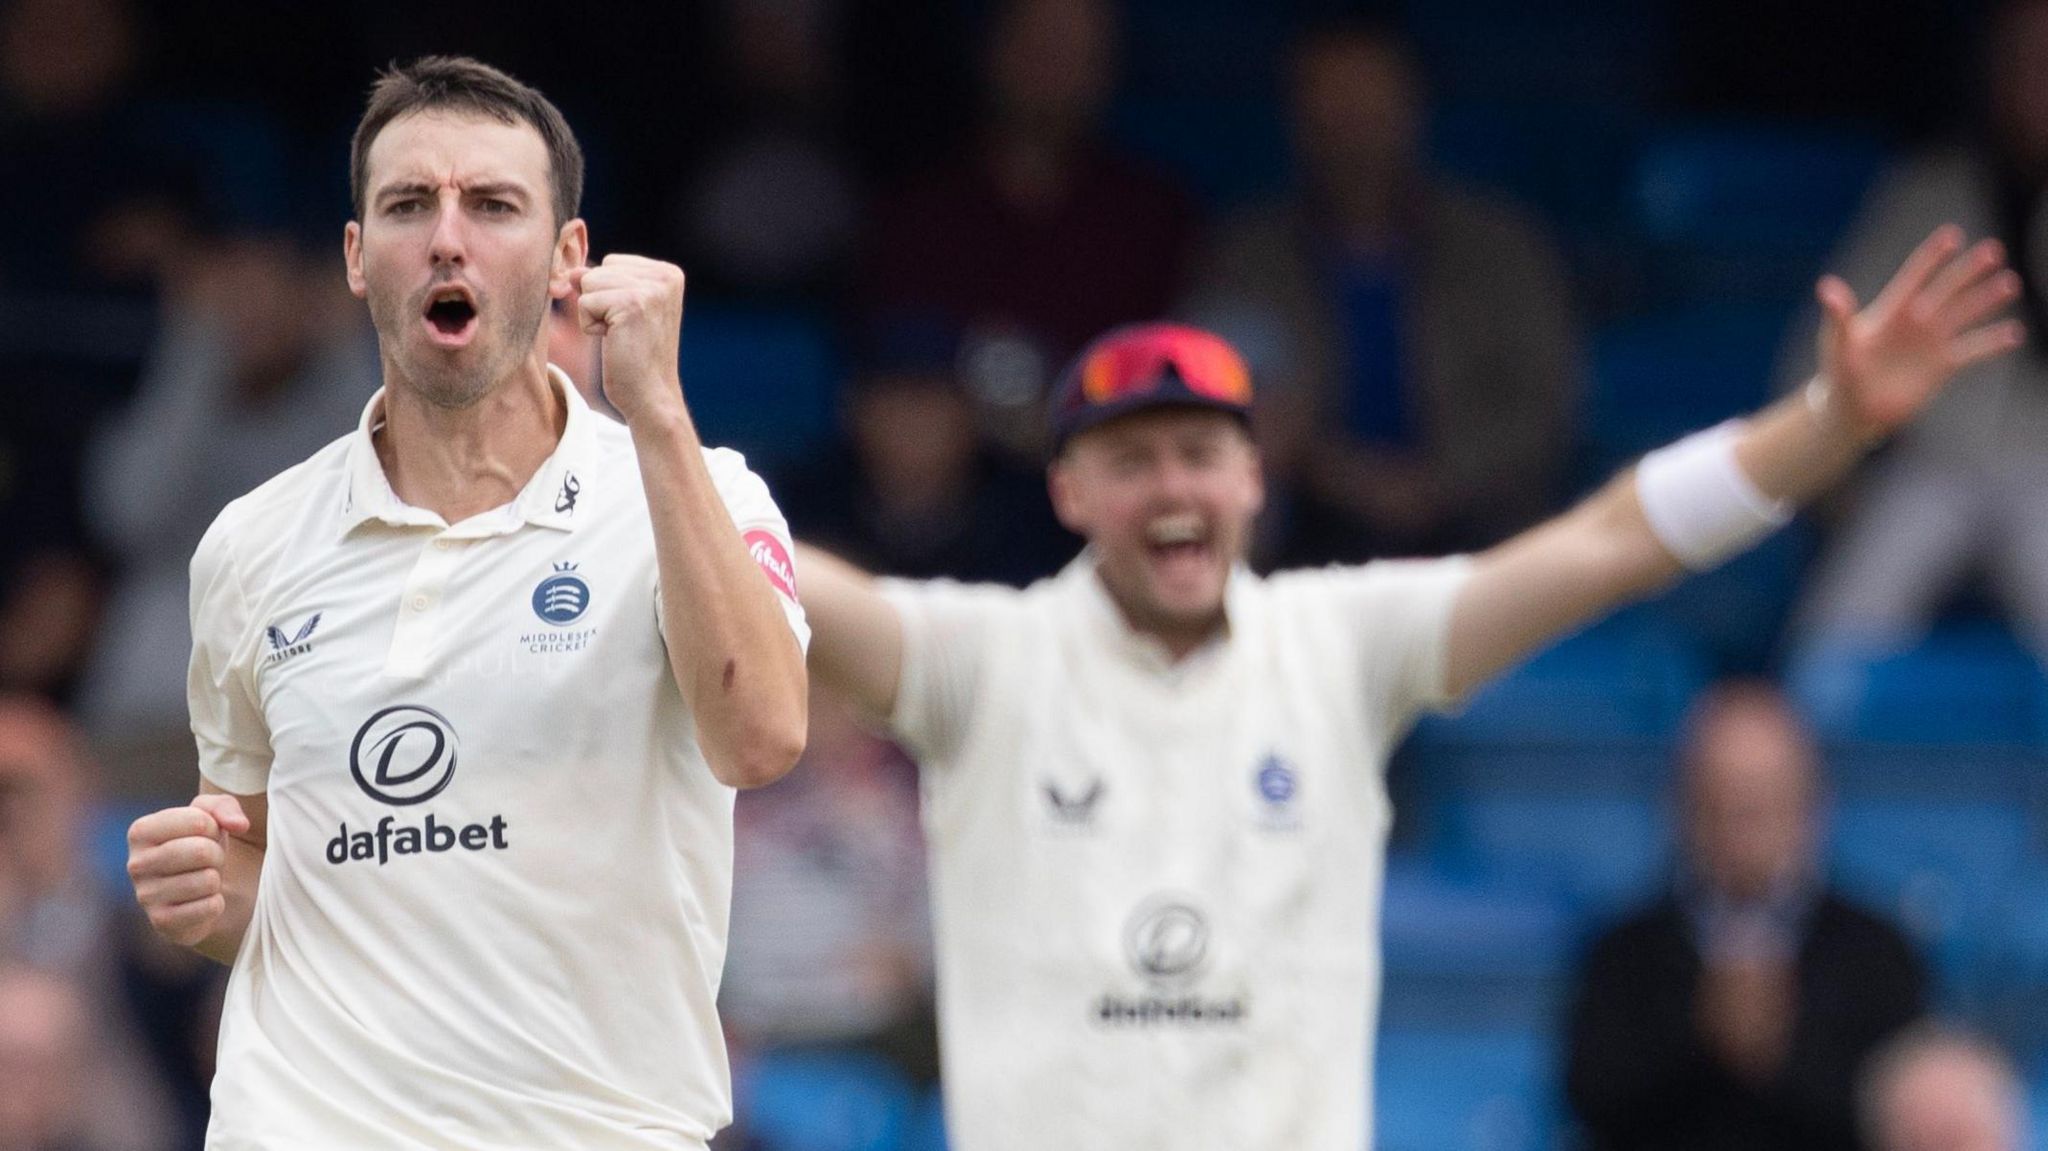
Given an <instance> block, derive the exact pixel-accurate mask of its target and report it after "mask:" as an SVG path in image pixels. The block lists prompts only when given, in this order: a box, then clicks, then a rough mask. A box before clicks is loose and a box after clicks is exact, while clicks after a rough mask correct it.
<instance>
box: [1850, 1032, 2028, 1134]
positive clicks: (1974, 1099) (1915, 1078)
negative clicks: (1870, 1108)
mask: <svg viewBox="0 0 2048 1151" xmlns="http://www.w3.org/2000/svg"><path fill="white" fill-rule="evenodd" d="M1879 1107H1880V1115H1881V1117H1882V1139H1881V1142H1882V1148H1881V1151H2017V1149H2018V1148H2019V1146H2020V1144H2021V1139H2020V1135H2019V1132H2018V1130H2017V1128H2018V1127H2019V1126H2020V1123H2019V1117H2018V1115H2017V1110H2018V1109H2017V1108H2015V1107H2014V1106H2013V1101H2012V1099H2011V1097H2010V1093H2009V1088H2007V1086H2006V1085H2005V1084H2004V1083H2003V1082H2002V1078H2001V1075H2000V1073H1999V1072H1998V1071H1997V1069H1995V1068H1992V1067H1989V1066H1987V1065H1985V1064H1984V1062H1983V1061H1982V1060H1981V1059H1980V1058H1978V1057H1976V1056H1975V1055H1972V1054H1967V1053H1958V1052H1943V1053H1936V1054H1931V1055H1928V1056H1924V1057H1923V1058H1921V1059H1920V1060H1918V1061H1917V1062H1916V1063H1914V1065H1913V1066H1912V1067H1911V1068H1910V1069H1908V1070H1907V1071H1905V1072H1902V1073H1901V1074H1900V1075H1899V1077H1898V1078H1897V1080H1896V1081H1894V1082H1892V1083H1891V1084H1889V1085H1888V1090H1887V1091H1886V1094H1885V1097H1884V1098H1883V1099H1882V1100H1881V1101H1880V1103H1879Z"/></svg>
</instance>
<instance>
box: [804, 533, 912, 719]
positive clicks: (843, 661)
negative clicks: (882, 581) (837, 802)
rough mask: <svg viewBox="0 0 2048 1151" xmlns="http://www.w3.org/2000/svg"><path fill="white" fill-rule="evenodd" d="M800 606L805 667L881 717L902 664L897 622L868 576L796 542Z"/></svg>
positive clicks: (891, 704)
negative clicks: (807, 631) (807, 625)
mask: <svg viewBox="0 0 2048 1151" xmlns="http://www.w3.org/2000/svg"><path fill="white" fill-rule="evenodd" d="M796 554H797V567H798V568H799V569H800V570H802V572H803V573H804V582H803V596H804V612H805V613H806V614H807V615H808V616H809V617H810V621H811V650H810V666H811V670H812V671H813V672H815V673H816V674H817V676H818V682H819V683H820V684H822V685H825V686H827V687H829V688H831V689H832V690H833V691H836V692H838V693H840V694H842V695H844V696H846V697H848V698H849V699H851V700H853V702H854V703H855V704H856V705H857V706H858V707H859V708H860V710H861V711H863V712H865V713H866V714H867V716H868V717H869V718H870V719H873V720H876V721H880V722H887V721H888V719H889V716H890V715H891V713H892V712H894V710H895V707H896V689H897V683H898V680H899V679H900V677H901V675H902V667H903V625H902V621H901V620H900V619H899V618H898V617H897V614H896V610H895V608H894V607H892V606H891V605H890V604H889V602H888V601H887V600H885V599H883V598H882V596H881V593H880V592H878V591H877V590H876V589H875V580H874V577H873V576H870V575H869V574H868V573H866V572H864V571H862V570H860V569H859V568H857V567H855V566H853V565H852V564H850V563H847V562H846V561H845V560H842V559H840V558H839V557H838V556H835V555H832V554H831V553H829V552H824V551H820V550H818V549H817V548H814V547H810V546H808V545H806V544H803V543H801V542H799V543H798V544H797V549H796Z"/></svg>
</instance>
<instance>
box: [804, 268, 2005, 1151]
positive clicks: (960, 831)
mask: <svg viewBox="0 0 2048 1151" xmlns="http://www.w3.org/2000/svg"><path fill="white" fill-rule="evenodd" d="M2017 291H2018V281H2017V278H2016V277H2015V276H2014V274H2013V273H2012V272H2011V271H2009V270H2007V269H2006V268H2005V267H2004V255H2003V253H2002V252H2001V251H2000V249H1999V248H1998V246H1997V245H1996V244H1993V243H1988V242H1987V243H1982V244H1978V245H1976V246H1975V247H1972V248H1970V249H1969V250H1968V251H1964V250H1963V237H1962V236H1961V234H1960V233H1959V232H1958V231H1957V230H1955V229H1953V228H1944V229H1942V230H1941V231H1938V232H1936V233H1935V234H1934V235H1933V236H1932V237H1930V238H1929V239H1928V240H1927V241H1926V242H1925V243H1924V244H1923V245H1921V247H1920V248H1919V250H1918V251H1917V252H1915V253H1914V255H1913V256H1912V258H1911V259H1910V260H1909V261H1907V263H1906V264H1905V265H1904V266H1903V267H1902V268H1901V269H1900V270H1899V272H1898V273H1897V275H1896V276H1895V278H1894V279H1893V280H1892V282H1891V283H1890V285H1889V286H1887V287H1886V288H1885V289H1884V291H1883V293H1882V294H1881V295H1879V296H1878V297H1877V298H1876V299H1875V300H1873V301H1872V302H1871V303H1870V305H1869V306H1868V307H1866V308H1862V309H1861V310H1858V304H1857V301H1856V300H1855V298H1854V296H1853V294H1852V293H1851V292H1850V290H1849V288H1848V287H1847V286H1846V285H1845V284H1843V283H1842V282H1841V281H1840V280H1838V279H1835V278H1833V277H1829V278H1827V279H1825V280H1823V281H1822V282H1821V283H1820V285H1819V296H1820V300H1821V302H1822V304H1823V305H1824V306H1825V310H1826V314H1827V320H1828V322H1827V326H1826V329H1825V333H1824V339H1823V348H1822V353H1823V354H1822V361H1821V362H1822V370H1821V374H1820V376H1819V377H1818V378H1817V379H1816V381H1815V382H1814V384H1813V386H1812V387H1811V388H1810V389H1808V390H1807V391H1806V392H1805V393H1803V394H1801V395H1798V396H1794V397H1791V398H1788V399H1787V400H1785V401H1783V402H1781V403H1778V404H1776V405H1775V406H1773V407H1771V408H1769V409H1767V410H1765V411H1763V412H1760V413H1758V414H1757V415H1755V416H1754V417H1753V418H1750V419H1748V420H1746V421H1735V422H1730V423H1728V424H1724V425H1722V426H1720V427H1718V428H1715V429H1713V430H1711V431H1707V432H1702V433H1700V434H1698V435H1695V436H1692V437H1690V438H1688V439H1685V440H1681V441H1679V442H1678V443H1676V444H1674V445H1672V446H1670V447H1667V448H1664V449H1661V450H1659V451H1656V452H1653V453H1651V454H1650V455H1649V456H1647V457H1646V458H1644V459H1643V460H1642V461H1641V462H1640V464H1639V465H1638V466H1636V467H1635V468H1633V469H1631V470H1629V471H1628V472H1627V473H1625V474H1623V475H1622V476H1620V477H1618V478H1617V479H1615V480H1614V481H1612V482H1611V483H1609V484H1608V485H1606V486H1605V487H1604V488H1603V489H1601V490H1600V491H1599V492H1597V493H1596V494H1595V495H1593V496H1591V497H1590V498H1588V499H1587V500H1586V501H1585V502H1583V503H1581V504H1580V505H1579V506H1577V507H1576V508H1574V509H1572V510H1571V511H1569V512H1567V513H1565V514H1564V515H1562V516H1559V517H1557V518H1556V519H1553V520H1551V521H1550V522H1548V523H1545V524H1542V525H1540V526H1538V527H1536V528H1534V529H1531V530H1530V531H1528V532H1525V533H1523V534H1522V535H1519V536H1517V537H1515V538H1513V539H1511V540H1509V541H1507V542H1506V543H1503V544H1501V545H1499V546H1497V547H1495V548H1493V549H1491V550H1489V551H1486V552H1484V553H1482V554H1479V555H1476V556H1470V557H1454V558H1449V559H1439V560H1426V561H1401V562H1381V563H1373V564H1367V565H1365V566H1363V567H1330V568H1323V569H1320V570H1313V571H1297V572H1289V573H1285V574H1281V575H1276V576H1273V577H1271V578H1264V579H1262V578H1260V577H1258V576H1255V575H1253V574H1252V573H1251V572H1249V571H1248V570H1246V569H1245V568H1244V567H1243V566H1242V562H1241V556H1242V555H1243V553H1244V546H1245V539H1246V535H1247V532H1248V531H1249V529H1250V526H1251V522H1252V517H1253V516H1254V514H1255V513H1257V511H1258V510H1259V504H1260V498H1261V489H1260V474H1259V461H1258V459H1257V458H1256V454H1255V452H1254V449H1253V447H1252V444H1251V441H1250V439H1249V437H1248V436H1247V434H1246V428H1245V419H1246V415H1247V413H1248V411H1249V409H1250V406H1251V401H1252V384H1251V379H1250V376H1249V373H1248V372H1247V370H1246V367H1245V365H1244V363H1243V361H1242V360H1240V359H1239V357H1238V356H1237V354H1236V353H1235V352H1234V351H1233V350H1232V349H1231V348H1230V347H1229V346H1228V345H1227V344H1225V343H1224V342H1223V341H1221V340H1219V339H1217V338H1215V337H1214V336H1212V335H1209V334H1207V333H1205V332H1201V331H1198V330H1194V329H1191V328H1185V327H1177V326H1172V325H1152V326H1145V327H1135V328H1129V329H1122V330H1119V331H1116V332H1113V333H1111V334H1109V335H1108V336H1106V337H1104V338H1102V339H1100V340H1098V341H1097V342H1096V343H1094V344H1093V345H1091V346H1090V347H1089V348H1087V349H1086V350H1085V351H1084V352H1083V353H1082V355H1081V356H1080V357H1079V359H1078V360H1077V362H1076V363H1075V365H1074V366H1073V367H1072V368H1071V369H1070V370H1069V372H1068V374H1067V375H1066V377H1065V379H1064V381H1063V383H1062V385H1061V389H1060V390H1059V392H1058V394H1057V395H1056V396H1055V398H1054V402H1053V409H1052V413H1051V420H1052V428H1051V431H1052V437H1053V441H1054V444H1055V452H1056V455H1055V458H1054V459H1053V462H1052V464H1051V466H1050V468H1049V469H1048V477H1047V478H1048V481H1049V486H1050V491H1051V495H1052V501H1053V505H1054V508H1055V510H1056V511H1057V513H1058V515H1059V517H1060V519H1061V520H1062V521H1063V522H1064V523H1065V524H1066V525H1067V526H1068V527H1069V528H1071V529H1073V530H1074V531H1075V532H1077V533H1079V534H1080V535H1082V536H1083V537H1085V539H1086V540H1087V547H1086V549H1085V550H1084V551H1083V552H1082V553H1081V556H1080V557H1079V558H1078V559H1076V560H1075V561H1074V562H1073V564H1072V565H1071V566H1069V567H1068V568H1067V569H1066V570H1065V571H1064V572H1063V573H1062V574H1060V575H1058V576H1057V577H1055V578H1052V579H1049V580H1046V581H1044V582H1041V583H1039V584H1037V585H1035V586H1033V587H1031V588H1029V589H1026V590H1024V591H1021V592H1020V591H1014V590H1010V589H1006V588H999V587H975V586H963V585H959V584H953V583H947V582H934V583H910V582H882V583H876V582H874V581H871V580H870V579H869V578H867V577H866V576H864V575H862V574H861V573H859V572H857V571H855V570H854V569H852V568H850V567H848V566H846V565H845V564H843V563H840V562H838V561H837V560H834V559H833V558H832V557H829V556H826V555H822V554H818V553H814V552H808V551H806V552H802V553H800V555H799V561H800V563H801V564H802V565H803V568H804V578H805V593H804V603H805V606H806V608H807V610H808V612H809V618H810V621H811V623H812V626H813V627H814V628H815V629H816V639H815V642H814V644H813V646H812V647H811V649H810V660H811V667H812V670H813V672H814V673H815V674H816V675H818V676H819V677H820V678H821V681H822V682H826V683H829V684H831V685H832V686H833V687H835V688H837V689H839V690H843V691H845V692H848V693H850V694H851V695H852V696H853V697H854V698H855V699H856V700H857V702H858V703H859V704H860V705H861V706H863V707H864V708H865V709H866V710H867V711H869V712H870V713H872V714H873V715H874V716H876V717H880V718H882V719H884V720H886V722H887V723H888V725H889V726H890V727H891V728H893V729H894V731H895V732H896V733H897V735H898V736H899V737H900V738H901V739H902V740H903V741H904V742H905V743H906V744H907V745H908V746H909V747H910V748H911V749H912V750H913V751H914V752H915V753H916V754H917V755H918V756H919V758H920V760H921V761H922V764H923V770H924V780H925V808H924V814H925V822H926V828H927V834H928V838H929V840H930V850H931V862H932V887H933V900H934V923H935V930H936V936H937V945H938V973H939V1006H940V1028H941V1037H942V1040H943V1060H944V1062H943V1067H944V1082H945V1085H946V1093H947V1099H946V1106H947V1120H948V1125H949V1129H950V1131H951V1133H952V1135H953V1139H954V1146H955V1147H956V1148H957V1149H958V1151H1000V1149H1007V1148H1019V1149H1021V1148H1044V1147H1058V1148H1062V1149H1066V1151H1083V1149H1092V1148H1101V1149H1105V1151H1108V1149H1114V1151H1147V1149H1152V1151H1192V1149H1201V1148H1213V1149H1217V1151H1226V1149H1227V1151H1357V1149H1358V1148H1361V1147H1369V1146H1371V1101H1370V1098H1369V1094H1368V1093H1369V1085H1370V1075H1369V1073H1368V1069H1369V1068H1370V1066H1371V1056H1372V1037H1373V1034H1374V1027H1375V1016H1376V1011H1377V1006H1378V988H1379V956H1378V950H1379V948H1378V942H1377V941H1378V919H1379V901H1380V889H1381V880H1382V870H1383V865H1384V851H1385V839H1386V833H1387V827H1388V823H1389V810H1388V803H1387V796H1386V790H1385V787H1384V786H1383V781H1382V772H1383V770H1384V768H1385V765H1386V761H1387V756H1388V753H1389V752H1390V751H1391V750H1392V748H1393V747H1394V745H1395V743H1396V742H1397V741H1398V740H1399V739H1400V738H1401V736H1402V733H1403V732H1405V731H1406V730H1407V728H1408V727H1409V724H1410V722H1411V720H1412V719H1413V718H1414V717H1415V715H1416V714H1417V713H1418V712H1420V711H1423V710H1426V709H1432V708H1441V707H1444V706H1446V705H1449V704H1452V703H1454V702H1455V701H1457V700H1458V699H1460V698H1462V697H1463V696H1465V695H1466V694H1467V693H1468V692H1470V691H1471V690H1472V689H1473V688H1474V687H1476V686H1478V685H1480V684H1482V683H1484V682H1486V681H1487V680H1488V679H1490V678H1492V677H1493V676H1495V675H1497V674H1498V673H1500V672H1501V671H1502V670H1504V669H1506V668H1508V667H1510V666H1512V665H1514V664H1515V663H1516V662H1517V661H1518V660H1520V659H1522V658H1523V657H1525V656H1527V655H1528V654H1530V653H1531V652H1533V651H1534V650H1536V649H1537V648H1539V647H1542V646H1543V645H1544V644H1546V643H1548V642H1549V641H1551V640H1552V639H1553V638H1555V637H1557V636H1559V635H1562V634H1564V633H1566V632H1569V631H1571V630H1573V629H1574V628H1577V627H1579V626H1580V625H1582V624H1584V623H1586V622H1588V621H1590V620H1593V619H1595V618H1597V617H1599V616H1601V615H1603V614H1605V613H1607V612H1609V611H1611V610H1613V609H1614V608H1615V607H1616V606H1618V605H1620V604H1623V603H1625V602H1627V601H1629V600H1632V599H1635V598H1637V597H1640V596H1644V595H1646V594H1648V593H1650V592H1652V591H1655V590H1656V589H1658V588H1660V587H1663V586H1665V585H1666V584H1668V583H1670V582H1672V581H1673V580H1675V579H1677V578H1678V577H1679V576H1680V575H1681V574H1683V573H1684V572H1685V571H1687V570H1689V569H1703V568H1707V567H1710V566H1713V565H1714V564H1716V563H1718V562H1720V561H1721V560H1722V559H1724V558H1726V557H1728V556H1730V555H1732V554H1734V553H1736V552H1738V551H1740V550H1742V549H1744V548H1746V547H1747V546H1749V545H1750V544H1751V543H1753V542H1754V541H1755V540H1757V539H1758V538H1760V537H1761V536H1763V535H1764V534H1766V533H1768V532H1769V531H1771V530H1772V529H1774V528H1776V527H1777V526H1779V525H1780V524H1782V523H1783V522H1784V521H1785V519H1786V518H1787V517H1788V516H1790V514H1791V513H1792V510H1793V508H1794V507H1795V506H1796V505H1798V504H1799V503H1801V502H1803V501H1805V500H1807V499H1809V498H1810V497H1812V496H1813V495H1814V494H1815V493H1817V492H1819V491H1821V490H1822V489H1823V488H1825V487H1827V486H1828V485H1829V484H1830V483H1832V482H1833V481H1834V480H1836V479H1837V478H1838V477H1840V476H1842V475H1843V474H1844V473H1845V472H1847V471H1848V470H1849V468H1850V467H1851V466H1852V465H1853V464H1854V463H1855V462H1856V461H1857V460H1859V459H1861V458H1862V457H1863V455H1864V454H1865V453H1866V452H1868V451H1869V450H1870V449H1871V447H1872V446H1873V445H1875V444H1876V443H1878V442H1879V441H1880V440H1882V439H1883V438H1884V437H1885V435H1886V434H1887V433H1889V432H1891V431H1892V430H1894V429H1896V428H1898V427H1899V426H1901V425H1902V424H1904V423H1906V422H1907V421H1909V420H1910V419H1912V418H1913V416H1914V414H1915V413H1916V412H1918V411H1920V410H1921V409H1922V408H1923V407H1924V406H1925V405H1926V404H1927V402H1928V401H1929V400H1930V399H1931V398H1932V397H1933V396H1934V395H1935V393H1937V392H1938V391H1939V390H1940V389H1941V388H1942V386H1943V385H1944V384H1945V383H1946V382H1947V381H1948V379H1949V378H1950V377H1951V376H1952V375H1953V374H1954V373H1955V372H1956V371H1957V370H1958V369H1959V368H1962V367H1964V366H1965V365H1968V364H1971V363H1974V362H1976V361H1979V360H1983V359H1986V358H1989V357H1991V356H1995V355H1999V354H2001V353H2004V352H2006V351H2008V350H2010V349H2012V348H2013V347H2015V346H2016V345H2017V344H2018V343H2019V342H2020V339H2021V332H2020V329H2019V326H2018V324H2017V323H2015V322H2013V321H2009V320H2000V319H1998V318H1997V316H1998V313H1999V312H2000V311H2001V309H2003V308H2004V307H2005V305H2006V304H2008V303H2009V302H2010V301H2011V300H2012V299H2013V298H2014V297H2015V295H2016V293H2017Z"/></svg>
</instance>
